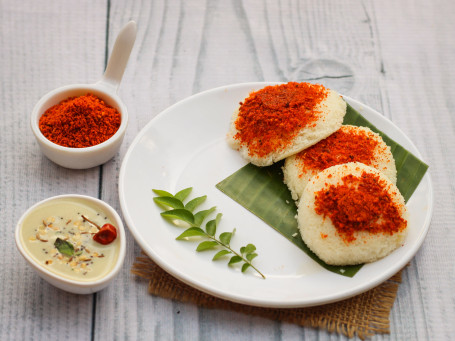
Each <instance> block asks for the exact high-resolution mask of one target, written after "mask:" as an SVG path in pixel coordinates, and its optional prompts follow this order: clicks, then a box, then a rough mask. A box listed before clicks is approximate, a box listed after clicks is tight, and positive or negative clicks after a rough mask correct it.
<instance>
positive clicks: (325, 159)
mask: <svg viewBox="0 0 455 341" xmlns="http://www.w3.org/2000/svg"><path fill="white" fill-rule="evenodd" d="M354 129H355V128H354ZM354 129H352V128H350V127H341V129H339V130H338V131H336V132H335V133H333V134H332V135H330V136H329V137H327V138H326V139H324V140H322V141H320V142H318V143H316V144H315V145H313V146H311V147H309V148H307V149H305V150H304V151H302V152H300V153H298V154H297V156H296V158H297V160H299V161H301V162H303V163H304V164H305V166H306V167H309V168H313V169H315V170H324V169H326V168H329V167H331V166H335V165H340V164H343V163H348V162H361V163H363V164H365V165H371V163H372V161H373V160H374V157H375V153H374V151H375V149H376V148H377V146H378V144H379V142H378V141H377V140H376V139H374V138H372V137H371V136H369V134H368V133H367V132H365V131H364V130H360V131H359V130H355V131H354ZM302 175H303V174H300V176H302Z"/></svg>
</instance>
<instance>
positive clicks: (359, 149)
mask: <svg viewBox="0 0 455 341" xmlns="http://www.w3.org/2000/svg"><path fill="white" fill-rule="evenodd" d="M348 162H361V163H363V164H366V165H367V166H370V167H373V168H376V169H377V170H379V171H380V172H382V173H383V174H384V175H385V176H387V177H388V178H389V180H390V181H392V182H393V183H394V184H396V182H397V169H396V167H395V160H394V159H393V155H392V152H391V150H390V147H389V146H388V145H387V144H386V143H385V142H384V140H383V139H382V137H381V136H380V135H379V134H377V133H375V132H373V131H372V130H371V129H369V128H367V127H356V126H351V125H343V126H341V128H340V129H339V130H337V131H336V132H335V133H333V134H332V135H330V136H329V137H327V138H325V139H324V140H322V141H319V142H318V143H316V144H315V145H313V146H311V147H309V148H307V149H304V150H303V151H301V152H300V153H297V154H295V155H292V156H290V157H288V158H286V161H285V163H284V166H283V174H284V183H285V184H286V185H287V186H288V188H289V190H290V191H291V194H292V198H293V199H294V200H298V199H299V198H300V195H301V194H302V192H303V189H304V188H305V186H306V185H307V183H308V181H309V180H310V178H311V177H313V176H314V175H316V174H317V173H319V172H320V171H322V170H324V169H326V168H328V167H331V166H335V165H339V164H343V163H348Z"/></svg>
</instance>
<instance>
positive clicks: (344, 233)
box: [297, 162, 407, 265]
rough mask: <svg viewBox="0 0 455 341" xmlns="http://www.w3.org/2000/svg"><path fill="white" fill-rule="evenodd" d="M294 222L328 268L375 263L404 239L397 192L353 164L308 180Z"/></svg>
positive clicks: (378, 176) (404, 215) (379, 175)
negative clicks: (331, 266)
mask: <svg viewBox="0 0 455 341" xmlns="http://www.w3.org/2000/svg"><path fill="white" fill-rule="evenodd" d="M297 221H298V226H299V229H300V234H301V236H302V239H303V241H304V242H305V244H306V245H307V246H308V247H309V248H310V249H311V250H312V251H313V252H314V253H315V254H316V255H317V256H318V257H319V258H320V259H322V260H323V261H324V262H326V263H327V264H331V265H354V264H361V263H368V262H373V261H376V260H378V259H380V258H382V257H385V256H387V255H388V254H389V253H390V252H392V251H393V250H395V249H396V248H398V247H399V246H400V245H402V243H403V241H404V239H405V237H406V234H407V210H406V206H405V201H404V199H403V197H402V195H401V194H400V192H399V190H398V188H397V187H396V186H395V185H394V184H393V183H392V182H391V181H390V180H389V179H388V178H387V177H386V176H385V175H383V174H382V173H381V172H379V171H378V170H376V169H374V168H371V167H369V166H366V165H364V164H362V163H358V162H353V163H347V164H342V165H337V166H332V167H330V168H327V169H325V170H323V171H322V172H320V173H319V174H317V175H316V176H314V177H312V178H311V180H310V181H309V182H308V185H307V186H306V187H305V189H304V191H303V195H302V198H301V200H300V203H299V206H298V216H297Z"/></svg>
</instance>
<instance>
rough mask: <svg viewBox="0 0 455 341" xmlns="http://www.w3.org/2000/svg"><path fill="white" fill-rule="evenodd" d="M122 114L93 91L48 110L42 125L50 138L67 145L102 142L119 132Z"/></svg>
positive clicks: (81, 145)
mask: <svg viewBox="0 0 455 341" xmlns="http://www.w3.org/2000/svg"><path fill="white" fill-rule="evenodd" d="M120 122H121V117H120V113H119V112H118V111H117V109H115V108H113V107H111V106H110V105H108V104H106V103H105V102H104V101H103V100H102V99H100V98H98V97H97V96H95V95H93V94H87V95H84V96H79V97H71V98H68V99H66V100H64V101H62V102H60V103H59V104H56V105H54V106H53V107H51V108H49V109H47V110H46V112H45V113H44V114H43V115H42V116H41V118H40V120H39V128H40V130H41V132H42V133H43V135H44V136H45V137H46V138H47V139H48V140H50V141H52V142H54V143H56V144H58V145H60V146H64V147H71V148H84V147H91V146H94V145H97V144H100V143H102V142H104V141H106V140H107V139H109V138H110V137H111V136H112V135H114V134H115V133H116V131H117V130H118V128H119V127H120Z"/></svg>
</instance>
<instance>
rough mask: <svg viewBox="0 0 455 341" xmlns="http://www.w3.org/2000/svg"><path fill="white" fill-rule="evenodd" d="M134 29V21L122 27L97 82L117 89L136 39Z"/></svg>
mask: <svg viewBox="0 0 455 341" xmlns="http://www.w3.org/2000/svg"><path fill="white" fill-rule="evenodd" d="M136 31H137V29H136V23H135V22H134V21H130V22H129V23H128V24H126V25H125V26H124V27H123V28H122V30H121V31H120V33H119V34H118V36H117V39H116V40H115V44H114V48H113V49H112V53H111V56H110V58H109V61H108V63H107V67H106V71H105V72H104V75H103V78H102V79H101V81H100V82H99V83H101V84H104V85H107V86H108V87H110V88H114V90H115V91H117V89H118V87H119V85H120V82H121V80H122V77H123V73H124V72H125V68H126V64H127V63H128V59H129V57H130V53H131V50H132V49H133V45H134V41H135V40H136Z"/></svg>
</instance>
